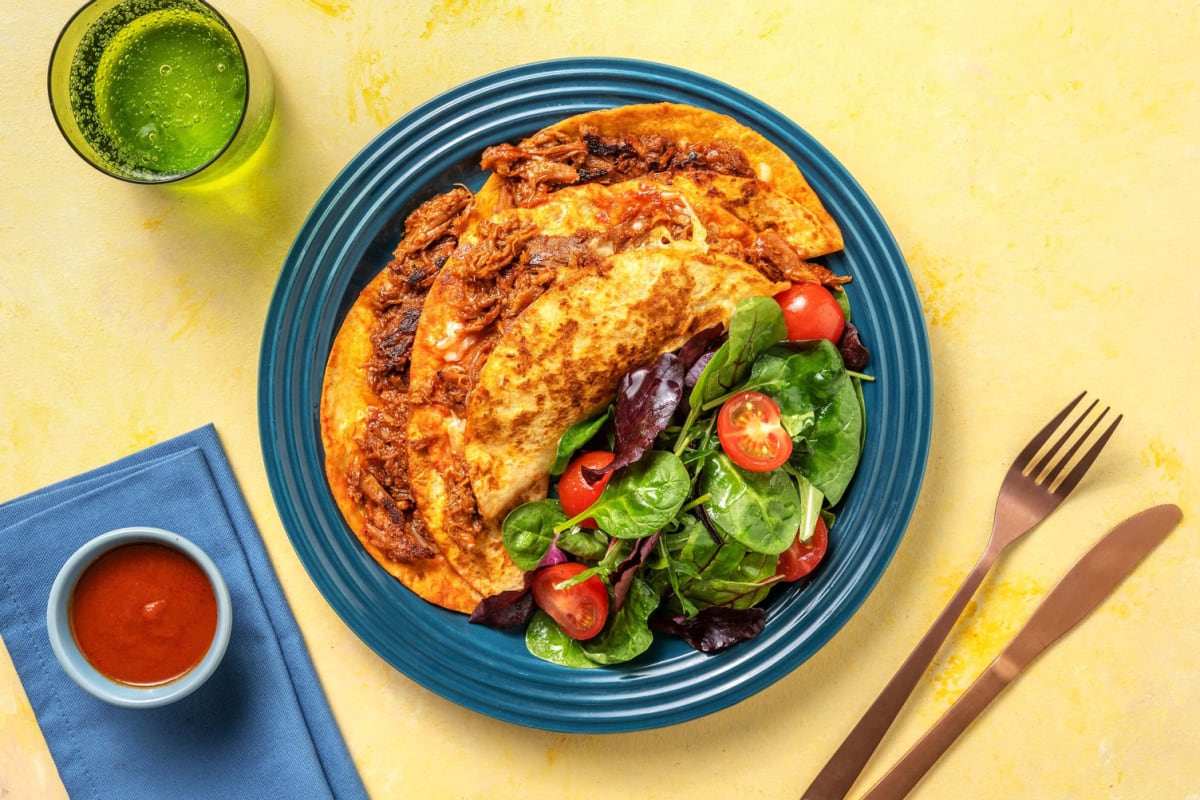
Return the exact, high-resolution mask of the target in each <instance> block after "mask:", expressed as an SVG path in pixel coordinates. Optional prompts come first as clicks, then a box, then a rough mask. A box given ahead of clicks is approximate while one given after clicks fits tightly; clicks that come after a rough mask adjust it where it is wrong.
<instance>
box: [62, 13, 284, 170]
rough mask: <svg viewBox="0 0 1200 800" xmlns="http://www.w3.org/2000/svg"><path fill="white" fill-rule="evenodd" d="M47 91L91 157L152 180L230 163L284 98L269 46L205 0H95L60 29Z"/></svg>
mask: <svg viewBox="0 0 1200 800" xmlns="http://www.w3.org/2000/svg"><path fill="white" fill-rule="evenodd" d="M49 92H50V107H51V109H52V111H53V112H54V119H55V120H56V121H57V123H58V127H59V129H60V130H61V131H62V133H63V136H64V137H65V138H66V140H67V142H68V143H70V145H71V147H73V148H74V149H75V151H76V152H77V153H79V155H80V156H82V157H83V159H84V160H85V161H87V162H88V163H89V164H91V165H92V166H94V167H96V168H97V169H99V170H100V171H102V172H104V173H106V174H108V175H111V176H113V177H115V178H120V179H122V180H126V181H130V182H133V183H147V184H162V183H175V182H187V183H198V182H201V181H207V180H211V179H214V178H217V177H220V176H223V175H226V174H228V173H230V172H231V171H233V170H234V169H235V168H237V167H238V166H240V165H242V164H243V163H245V161H246V159H248V158H249V157H250V155H251V154H252V153H253V152H254V150H255V149H256V148H257V147H258V146H259V145H260V144H261V143H262V140H263V138H264V137H265V136H266V133H267V129H268V128H269V127H270V124H271V117H272V115H273V113H274V108H275V91H274V85H273V83H272V80H271V71H270V67H269V66H268V64H267V59H266V56H265V55H264V54H263V52H262V49H261V48H260V47H259V45H258V43H257V42H256V41H255V40H254V38H253V37H252V36H251V35H250V34H249V33H247V32H246V31H245V30H244V29H243V28H242V27H241V26H240V25H239V24H238V23H236V22H235V21H234V20H232V19H230V18H229V17H227V16H225V15H223V14H221V13H220V12H218V11H217V10H216V9H215V8H213V7H212V6H211V5H209V4H208V3H206V2H204V1H203V0H92V2H90V3H88V4H87V5H85V6H84V7H83V8H81V9H80V10H79V11H78V12H77V13H76V14H75V16H74V17H72V18H71V20H70V21H69V22H68V23H67V25H66V27H64V28H63V30H62V33H60V34H59V37H58V41H57V42H56V43H55V45H54V50H53V53H52V55H51V57H50V70H49Z"/></svg>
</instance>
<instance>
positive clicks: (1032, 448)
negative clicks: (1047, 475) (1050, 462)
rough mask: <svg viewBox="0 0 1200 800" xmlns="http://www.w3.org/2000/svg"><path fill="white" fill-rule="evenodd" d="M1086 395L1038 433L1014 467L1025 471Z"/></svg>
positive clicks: (1081, 395) (1069, 405)
mask: <svg viewBox="0 0 1200 800" xmlns="http://www.w3.org/2000/svg"><path fill="white" fill-rule="evenodd" d="M1085 394H1087V391H1086V390H1084V391H1083V392H1080V394H1079V396H1078V397H1076V398H1075V399H1074V400H1072V401H1071V402H1070V403H1068V404H1067V407H1066V408H1064V409H1063V410H1062V411H1060V412H1058V414H1057V415H1055V417H1054V419H1052V420H1050V422H1048V423H1047V424H1046V427H1044V428H1042V429H1041V430H1040V431H1038V432H1037V435H1036V436H1034V437H1033V439H1031V440H1030V442H1029V444H1027V445H1025V449H1023V450H1022V451H1021V452H1020V453H1018V454H1017V458H1016V461H1015V462H1014V466H1017V467H1018V468H1019V469H1021V470H1024V469H1025V467H1026V466H1027V465H1028V464H1029V462H1030V461H1032V460H1033V457H1034V456H1036V455H1037V454H1038V451H1039V450H1041V449H1042V445H1044V444H1045V443H1046V442H1047V441H1049V439H1050V435H1051V434H1052V433H1054V432H1055V431H1056V430H1058V426H1059V425H1061V424H1062V421H1063V420H1064V419H1066V418H1067V415H1069V414H1070V413H1071V411H1072V410H1074V408H1075V406H1077V405H1079V401H1080V400H1082V399H1083V396H1084V395H1085Z"/></svg>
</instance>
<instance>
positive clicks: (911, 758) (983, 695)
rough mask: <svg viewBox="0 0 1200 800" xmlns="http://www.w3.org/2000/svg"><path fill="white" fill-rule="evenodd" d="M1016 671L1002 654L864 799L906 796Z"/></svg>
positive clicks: (886, 799)
mask: <svg viewBox="0 0 1200 800" xmlns="http://www.w3.org/2000/svg"><path fill="white" fill-rule="evenodd" d="M1017 672H1019V668H1018V667H1017V665H1015V664H1013V663H1012V662H1010V661H1009V660H1008V659H1007V658H1005V656H1004V655H1003V654H1001V655H1000V657H998V658H997V659H996V660H995V661H993V662H992V664H991V666H989V667H988V668H987V669H986V670H984V672H983V673H982V674H981V675H980V676H979V677H978V678H976V679H975V682H974V683H972V684H971V686H970V687H969V688H968V689H967V690H966V691H965V692H963V693H962V695H960V696H959V698H958V700H956V701H955V702H954V705H952V706H950V708H949V710H947V711H946V713H945V714H943V715H942V718H941V719H939V720H938V721H937V722H936V723H935V724H934V726H933V727H932V728H930V729H929V730H928V731H926V732H925V735H924V736H922V737H921V738H920V739H919V740H918V741H917V743H916V744H914V745H913V746H912V748H911V749H910V750H909V751H908V752H907V753H905V754H904V757H903V758H901V759H900V760H899V761H897V762H896V763H895V764H894V765H893V766H892V768H891V769H890V770H888V771H887V774H885V775H884V776H883V777H882V778H880V779H879V782H878V783H876V784H875V785H874V786H872V787H871V790H870V791H869V792H867V793H866V794H865V795H863V797H862V800H899V798H902V797H905V796H907V795H908V793H909V792H911V791H912V789H913V787H914V786H916V785H917V784H918V783H919V782H920V780H921V778H923V777H924V776H925V773H926V772H928V771H929V769H930V768H931V767H932V766H933V765H934V764H936V763H937V761H938V759H939V758H941V757H942V754H943V753H945V752H946V751H947V750H948V749H949V748H950V745H952V744H954V741H955V740H956V739H958V737H959V735H960V734H962V732H963V731H965V730H966V729H967V728H968V727H969V726H970V725H971V723H972V722H974V721H975V718H976V717H978V716H979V714H980V713H981V712H982V711H983V710H984V709H985V708H987V707H988V705H989V704H990V703H991V702H992V700H994V699H995V698H996V695H998V694H1000V692H1001V691H1003V690H1004V687H1006V686H1008V684H1009V682H1011V681H1012V679H1013V678H1014V677H1016V675H1017Z"/></svg>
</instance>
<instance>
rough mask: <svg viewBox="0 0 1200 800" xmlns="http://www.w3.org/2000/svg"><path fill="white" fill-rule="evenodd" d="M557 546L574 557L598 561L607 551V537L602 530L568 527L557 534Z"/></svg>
mask: <svg viewBox="0 0 1200 800" xmlns="http://www.w3.org/2000/svg"><path fill="white" fill-rule="evenodd" d="M564 519H565V517H564ZM558 546H559V547H560V548H561V549H563V550H565V551H566V552H568V553H570V554H571V555H573V556H575V557H576V558H581V559H583V560H584V561H598V560H599V559H601V558H603V557H604V554H605V553H606V552H608V537H607V536H605V535H604V531H595V530H589V529H587V528H577V527H576V528H568V529H567V530H565V531H563V532H562V533H560V534H558Z"/></svg>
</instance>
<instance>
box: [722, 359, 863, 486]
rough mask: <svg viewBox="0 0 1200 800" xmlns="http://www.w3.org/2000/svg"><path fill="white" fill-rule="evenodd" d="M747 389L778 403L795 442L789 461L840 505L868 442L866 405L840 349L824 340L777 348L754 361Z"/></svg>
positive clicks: (799, 472) (746, 385)
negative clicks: (865, 435)
mask: <svg viewBox="0 0 1200 800" xmlns="http://www.w3.org/2000/svg"><path fill="white" fill-rule="evenodd" d="M743 388H745V389H753V390H756V391H760V392H764V393H766V394H768V395H770V396H771V397H772V398H774V400H775V402H777V403H778V404H779V411H780V415H781V417H782V419H783V422H784V427H785V428H787V430H788V433H790V434H791V435H792V440H793V442H795V448H794V449H793V451H792V458H791V460H790V462H789V463H790V464H791V465H792V467H794V468H795V470H796V472H797V473H798V474H800V475H802V476H804V477H805V478H807V479H808V480H809V481H811V482H812V484H813V486H815V487H816V489H817V490H818V491H819V492H821V494H823V495H824V496H825V498H826V499H827V500H828V501H829V503H830V505H835V504H837V502H838V501H840V500H841V499H842V495H843V494H844V493H845V491H846V487H847V486H848V485H849V484H850V479H851V478H852V477H854V471H855V469H857V467H858V459H859V456H860V453H861V449H862V440H863V407H862V404H861V402H860V399H859V395H858V391H857V389H856V388H855V386H854V382H853V381H852V380H851V378H850V376H849V375H847V374H846V369H845V366H844V365H843V363H842V357H841V354H840V353H838V350H837V348H836V347H834V346H833V344H831V343H830V342H827V341H825V340H818V341H812V342H802V343H789V344H787V345H781V346H778V347H772V348H770V349H769V350H767V351H766V352H765V353H763V354H762V355H761V356H760V357H759V358H758V360H757V361H755V363H754V368H753V370H751V374H750V377H749V379H748V380H747V381H746V384H745V386H744V387H743Z"/></svg>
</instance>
